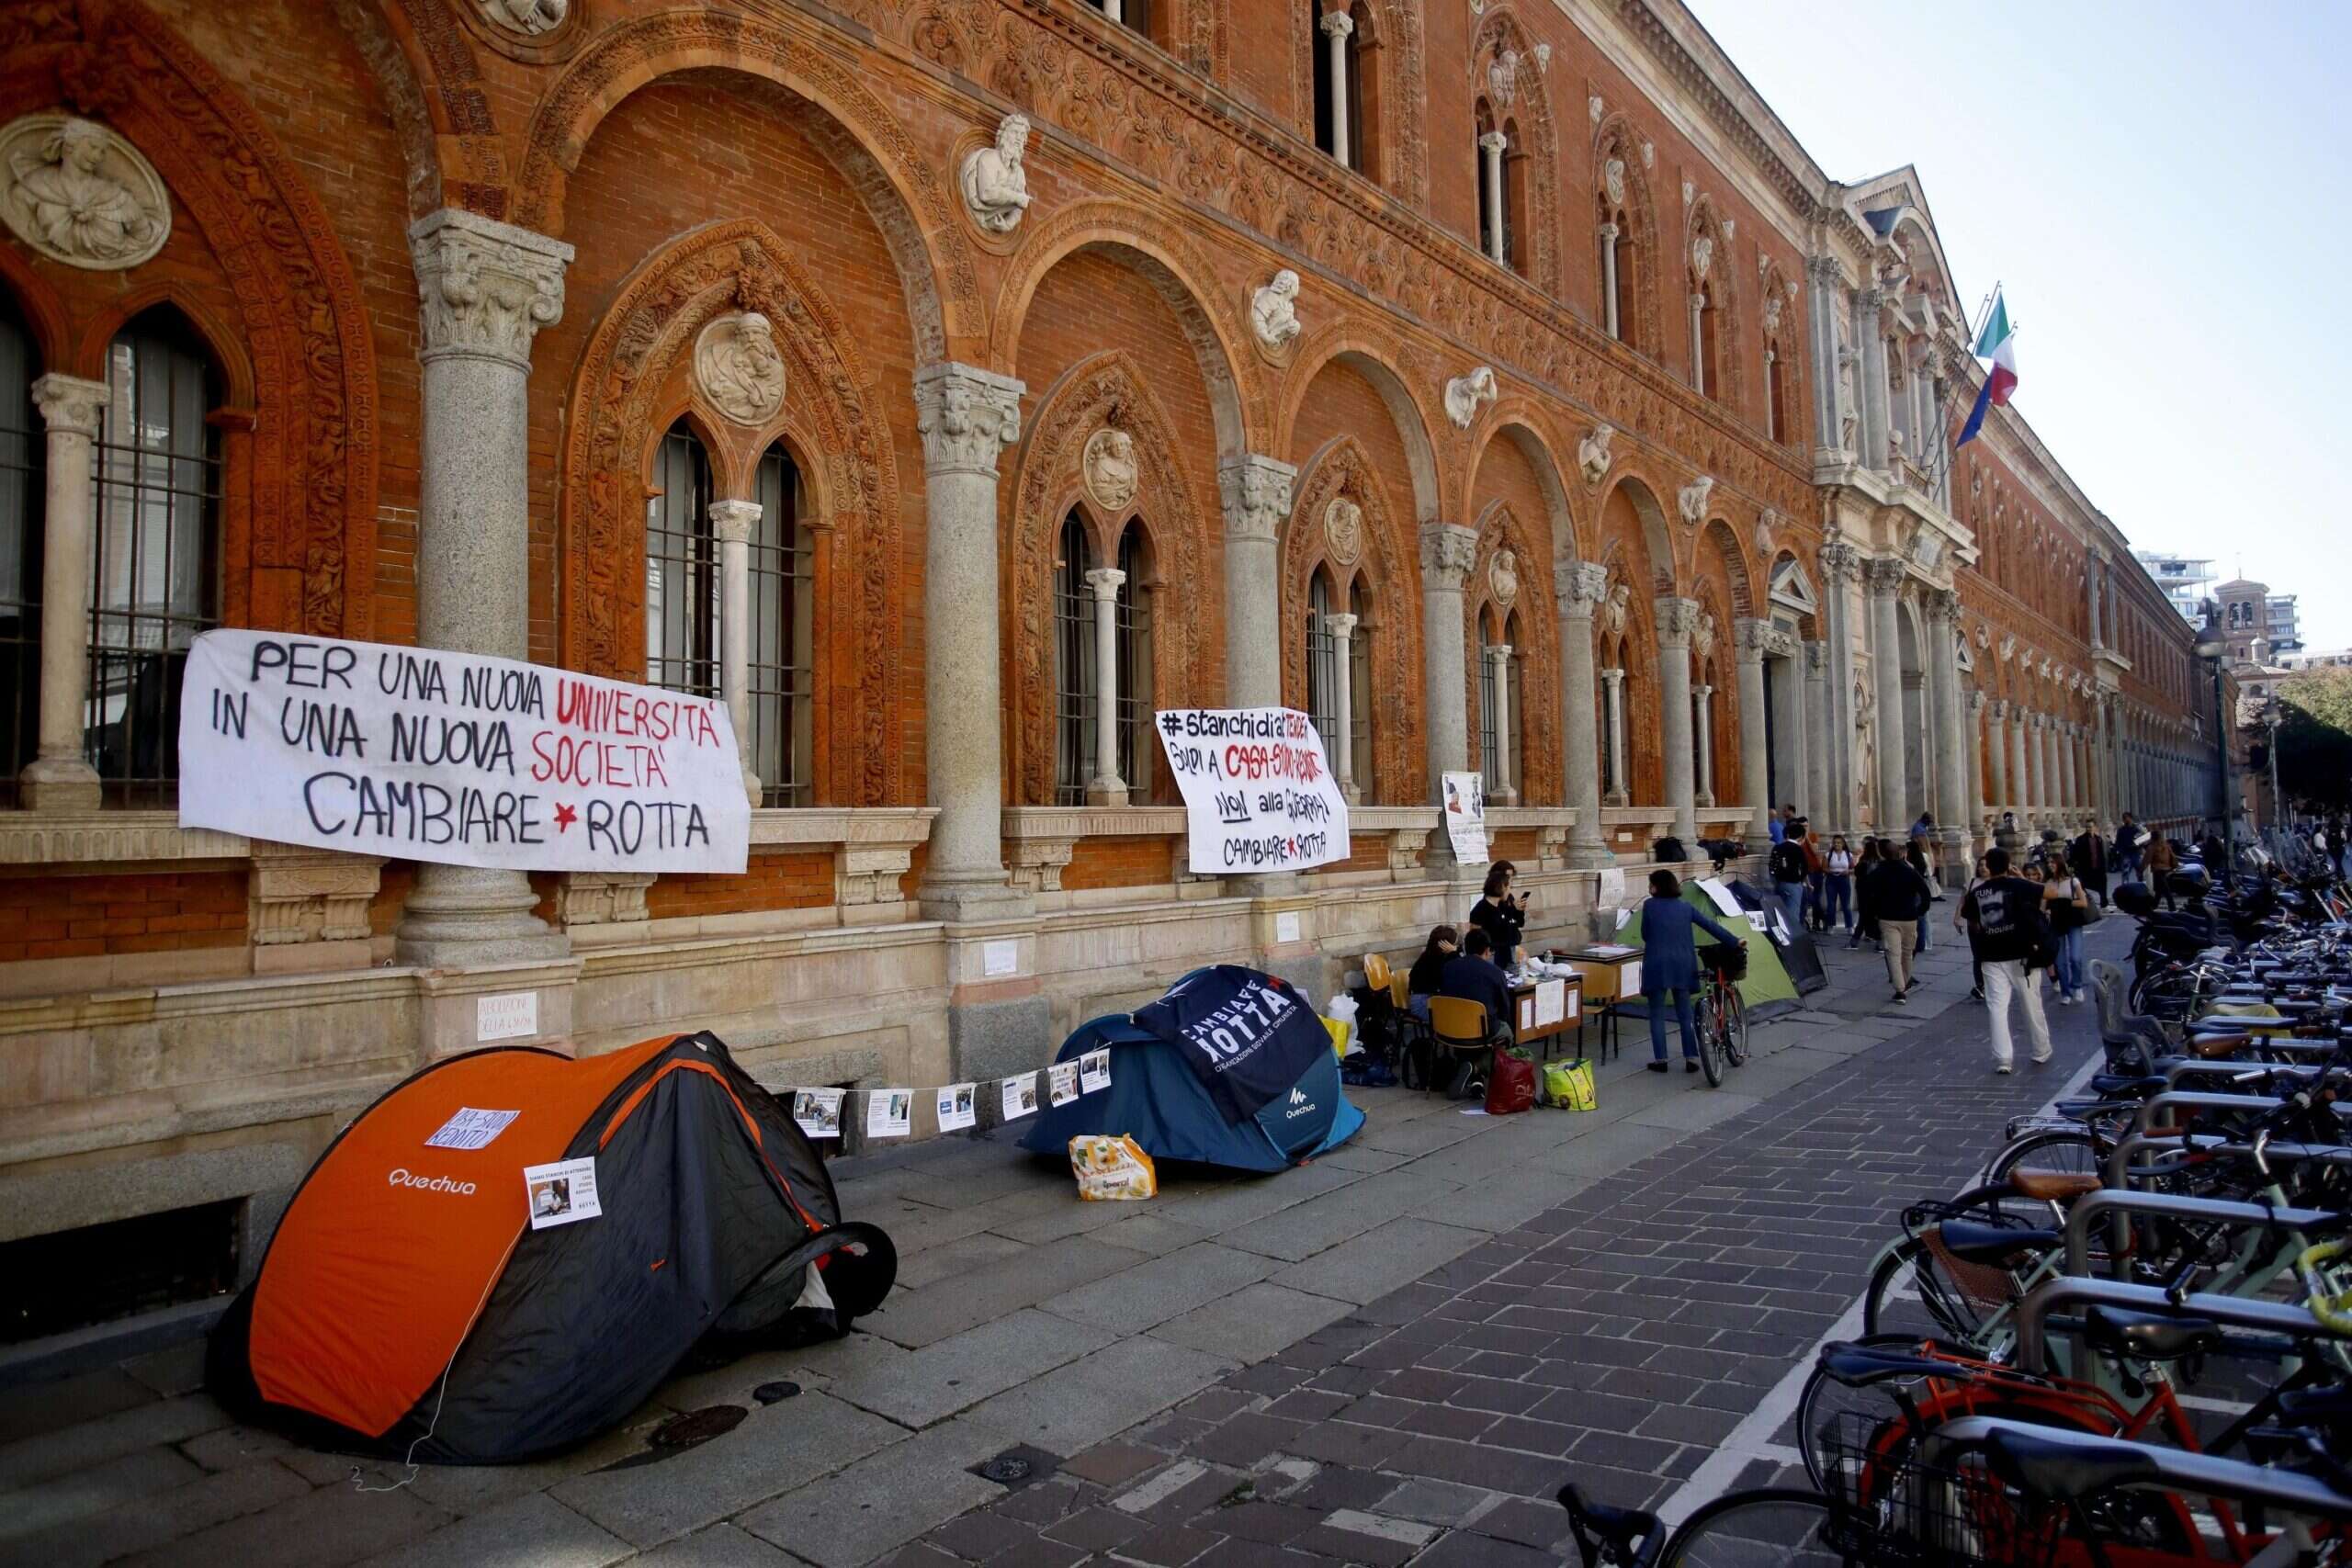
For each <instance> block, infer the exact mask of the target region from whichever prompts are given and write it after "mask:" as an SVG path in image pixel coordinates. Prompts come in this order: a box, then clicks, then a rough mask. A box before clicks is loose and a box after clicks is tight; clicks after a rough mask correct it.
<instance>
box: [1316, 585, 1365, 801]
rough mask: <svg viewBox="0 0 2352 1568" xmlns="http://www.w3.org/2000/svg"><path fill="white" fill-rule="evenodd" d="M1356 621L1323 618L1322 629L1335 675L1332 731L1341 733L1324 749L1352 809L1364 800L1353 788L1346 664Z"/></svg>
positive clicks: (1351, 685)
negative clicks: (1328, 642)
mask: <svg viewBox="0 0 2352 1568" xmlns="http://www.w3.org/2000/svg"><path fill="white" fill-rule="evenodd" d="M1357 619H1358V617H1357V616H1354V615H1326V616H1324V617H1323V629H1324V630H1325V631H1326V632H1328V633H1329V634H1330V637H1331V662H1332V664H1333V666H1334V667H1335V669H1336V670H1337V671H1338V673H1337V675H1336V676H1335V677H1334V678H1333V686H1334V688H1335V689H1334V690H1333V692H1332V694H1331V696H1332V714H1331V727H1332V728H1334V729H1337V730H1338V731H1339V732H1340V733H1339V737H1338V739H1337V740H1336V741H1334V740H1330V739H1326V741H1325V745H1326V747H1327V749H1329V750H1330V751H1331V776H1332V777H1333V778H1334V779H1335V780H1337V781H1338V783H1339V785H1340V795H1341V796H1342V797H1343V798H1344V799H1345V800H1346V801H1347V802H1348V804H1349V805H1351V806H1353V805H1355V804H1356V803H1357V802H1358V801H1360V800H1362V799H1363V790H1362V789H1361V788H1360V787H1358V785H1357V784H1356V683H1355V678H1354V675H1353V673H1352V670H1351V665H1350V663H1349V660H1351V659H1352V658H1353V657H1354V649H1352V648H1351V646H1350V645H1351V644H1352V643H1353V642H1354V641H1355V636H1356V622H1357Z"/></svg>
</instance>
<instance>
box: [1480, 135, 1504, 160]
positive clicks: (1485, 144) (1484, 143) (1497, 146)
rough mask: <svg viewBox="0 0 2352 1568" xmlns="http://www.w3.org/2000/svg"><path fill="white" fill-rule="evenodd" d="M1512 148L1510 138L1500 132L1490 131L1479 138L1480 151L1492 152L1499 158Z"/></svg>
mask: <svg viewBox="0 0 2352 1568" xmlns="http://www.w3.org/2000/svg"><path fill="white" fill-rule="evenodd" d="M1509 149H1510V137H1508V136H1505V135H1504V134H1503V133H1502V132H1501V131H1499V130H1490V131H1488V132H1487V134H1486V135H1484V136H1481V137H1480V138H1478V151H1480V152H1490V153H1492V154H1494V155H1495V156H1496V157H1498V158H1499V157H1501V156H1502V155H1503V153H1504V152H1506V151H1508V150H1509Z"/></svg>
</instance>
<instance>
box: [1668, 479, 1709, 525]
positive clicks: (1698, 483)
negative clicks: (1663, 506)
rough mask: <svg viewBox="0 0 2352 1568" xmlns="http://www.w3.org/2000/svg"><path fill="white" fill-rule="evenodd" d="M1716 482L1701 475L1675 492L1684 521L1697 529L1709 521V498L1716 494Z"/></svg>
mask: <svg viewBox="0 0 2352 1568" xmlns="http://www.w3.org/2000/svg"><path fill="white" fill-rule="evenodd" d="M1714 488H1715V481H1714V480H1713V479H1712V478H1710V477H1709V476H1707V475H1705V474H1701V475H1700V476H1699V477H1698V478H1697V479H1692V480H1691V482H1690V483H1689V484H1687V485H1684V486H1683V487H1682V488H1681V489H1680V490H1679V491H1676V492H1675V502H1676V504H1677V505H1678V506H1679V508H1680V510H1681V513H1682V521H1683V522H1685V523H1687V524H1689V525H1691V527H1693V528H1695V527H1697V526H1698V525H1700V524H1702V523H1703V522H1705V521H1706V520H1707V497H1708V496H1709V495H1711V494H1713V492H1714Z"/></svg>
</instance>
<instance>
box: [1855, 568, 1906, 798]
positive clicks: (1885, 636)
mask: <svg viewBox="0 0 2352 1568" xmlns="http://www.w3.org/2000/svg"><path fill="white" fill-rule="evenodd" d="M1862 573H1863V581H1864V584H1865V586H1867V587H1868V588H1869V590H1870V596H1871V678H1872V679H1871V686H1872V689H1873V690H1874V692H1875V693H1876V694H1877V698H1878V829H1879V831H1880V832H1882V833H1900V832H1902V830H1903V829H1904V826H1905V817H1904V812H1905V808H1906V807H1907V804H1908V803H1907V801H1906V799H1905V797H1906V795H1908V794H1909V790H1908V789H1907V788H1906V786H1905V777H1904V766H1903V748H1904V746H1905V739H1904V735H1903V643H1902V631H1901V628H1900V626H1899V625H1898V624H1897V621H1896V617H1895V609H1894V601H1895V596H1896V595H1897V594H1898V593H1900V592H1902V589H1903V576H1904V572H1903V563H1902V562H1901V561H1899V560H1873V561H1870V562H1867V563H1865V564H1864V566H1863V568H1862Z"/></svg>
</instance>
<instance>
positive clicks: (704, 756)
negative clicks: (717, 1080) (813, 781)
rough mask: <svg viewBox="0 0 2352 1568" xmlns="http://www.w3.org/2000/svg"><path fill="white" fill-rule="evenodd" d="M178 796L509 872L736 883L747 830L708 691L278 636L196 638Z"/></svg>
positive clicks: (293, 835)
mask: <svg viewBox="0 0 2352 1568" xmlns="http://www.w3.org/2000/svg"><path fill="white" fill-rule="evenodd" d="M179 796H180V806H179V819H180V826H182V827H184V828H213V829H220V830H221V831H223V832H230V833H243V834H244V835H246V836H247V837H249V838H254V839H270V840H277V841H278V842H281V843H290V844H303V845H307V846H309V847H311V848H313V849H322V850H343V851H345V852H349V853H352V854H363V855H384V856H388V857H390V858H392V859H396V860H417V861H434V862H438V863H442V864H445V865H471V866H489V867H500V868H504V869H508V870H515V871H623V872H649V871H650V872H722V873H728V874H738V875H740V874H741V873H742V871H743V868H744V865H745V863H746V861H747V857H748V856H749V854H750V850H751V840H752V809H751V805H750V803H749V802H748V801H747V800H746V799H745V798H744V795H743V763H742V760H741V757H740V756H739V755H738V754H737V752H736V750H735V730H734V726H733V724H732V723H731V722H730V721H729V717H728V714H727V705H726V704H724V703H722V702H720V701H718V699H716V698H713V697H697V696H690V695H687V694H684V693H681V692H665V691H662V690H659V689H658V688H655V687H652V686H639V685H632V684H630V683H629V682H626V681H608V680H605V679H604V678H603V677H602V676H597V675H582V674H580V673H578V672H576V671H570V670H557V669H553V668H551V667H549V666H547V665H543V664H525V663H522V662H520V661H519V660H512V659H492V658H491V657H489V656H487V655H484V654H472V653H449V652H444V651H441V650H438V649H417V648H396V647H393V646H391V645H390V644H387V643H374V642H352V641H348V640H346V639H345V638H341V637H291V636H286V635H283V634H279V633H274V632H257V631H244V630H234V629H223V630H220V631H209V632H206V633H204V634H203V635H201V636H199V637H198V638H197V639H196V641H195V643H194V644H193V645H192V646H191V647H190V648H189V649H188V656H187V675H186V677H185V678H184V680H183V682H182V684H181V690H180V791H179ZM1342 842H1343V843H1344V839H1343V840H1342ZM483 1038H485V1039H488V1038H492V1036H489V1035H484V1036H483Z"/></svg>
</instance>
